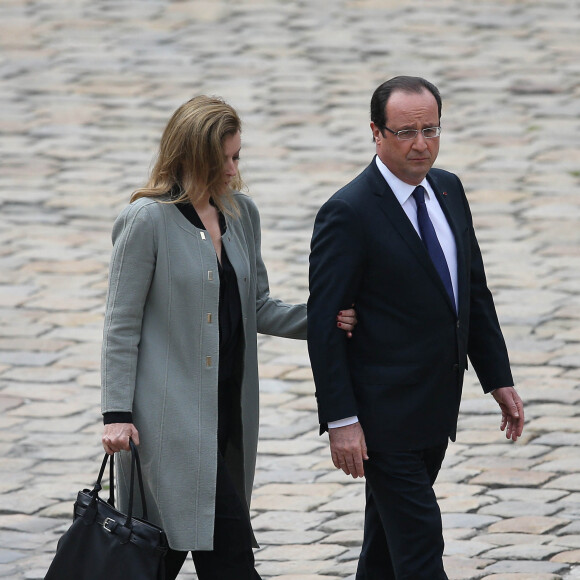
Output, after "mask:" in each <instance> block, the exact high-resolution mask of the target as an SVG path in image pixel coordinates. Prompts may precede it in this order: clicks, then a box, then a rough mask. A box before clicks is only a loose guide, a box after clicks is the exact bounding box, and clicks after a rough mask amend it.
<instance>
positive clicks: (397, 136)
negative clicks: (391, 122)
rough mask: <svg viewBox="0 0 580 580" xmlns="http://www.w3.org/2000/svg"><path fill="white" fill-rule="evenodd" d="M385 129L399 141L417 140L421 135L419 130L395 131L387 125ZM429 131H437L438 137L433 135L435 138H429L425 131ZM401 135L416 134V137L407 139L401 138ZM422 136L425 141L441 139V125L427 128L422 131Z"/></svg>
mask: <svg viewBox="0 0 580 580" xmlns="http://www.w3.org/2000/svg"><path fill="white" fill-rule="evenodd" d="M384 128H385V129H386V130H387V131H388V132H389V133H392V134H393V135H394V136H395V137H396V138H397V139H398V140H399V141H412V140H413V139H416V138H417V135H418V134H419V129H401V130H400V131H393V130H392V129H389V128H388V127H387V126H386V125H385V126H384ZM429 129H437V135H433V137H427V135H425V131H429ZM401 133H414V135H413V136H412V137H407V138H405V137H401V136H400V134H401ZM421 134H422V135H423V137H424V138H425V139H437V138H438V137H441V125H439V126H438V127H425V128H424V129H421Z"/></svg>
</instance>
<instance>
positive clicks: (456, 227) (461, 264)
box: [427, 172, 468, 309]
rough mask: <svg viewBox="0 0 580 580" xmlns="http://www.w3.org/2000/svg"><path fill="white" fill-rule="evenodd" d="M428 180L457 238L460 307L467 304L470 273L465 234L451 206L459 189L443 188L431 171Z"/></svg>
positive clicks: (454, 236)
mask: <svg viewBox="0 0 580 580" xmlns="http://www.w3.org/2000/svg"><path fill="white" fill-rule="evenodd" d="M427 180H428V181H429V183H430V185H431V187H432V188H433V191H434V192H435V196H436V197H437V201H439V205H440V206H441V209H442V210H443V213H444V214H445V218H446V219H447V223H448V224H449V227H450V228H451V233H452V234H453V238H454V239H455V247H456V251H457V293H458V297H457V298H458V300H457V302H458V307H459V309H461V308H462V306H465V300H466V296H467V294H466V291H467V280H468V273H467V267H466V264H467V260H466V258H465V243H466V241H465V239H464V236H463V230H462V229H461V227H460V224H459V223H458V221H457V219H456V218H455V217H454V215H453V213H452V212H451V210H450V208H449V203H450V198H449V196H450V195H451V196H456V195H457V194H458V192H457V191H455V190H453V191H449V192H448V191H446V190H445V189H442V188H441V185H440V184H439V181H438V179H437V177H436V176H435V175H434V174H433V173H432V172H430V173H429V174H428V175H427Z"/></svg>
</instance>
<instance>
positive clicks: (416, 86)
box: [371, 76, 442, 132]
mask: <svg viewBox="0 0 580 580" xmlns="http://www.w3.org/2000/svg"><path fill="white" fill-rule="evenodd" d="M424 90H427V91H429V92H430V93H431V94H432V95H433V96H434V97H435V100H436V101H437V108H438V109H439V118H441V106H442V105H441V95H440V94H439V89H438V88H437V87H436V86H435V85H434V84H433V83H430V82H429V81H427V80H425V79H423V78H421V77H407V76H399V77H393V78H392V79H390V80H388V81H386V82H384V83H383V84H382V85H380V86H379V87H377V89H376V90H375V92H374V93H373V96H372V98H371V121H372V122H373V123H374V124H375V125H376V126H377V127H378V128H379V129H380V130H381V132H382V131H383V129H384V128H385V127H386V126H387V116H386V115H387V101H388V100H389V97H390V96H391V95H392V94H393V93H394V92H395V91H402V92H404V93H422V92H423V91H424Z"/></svg>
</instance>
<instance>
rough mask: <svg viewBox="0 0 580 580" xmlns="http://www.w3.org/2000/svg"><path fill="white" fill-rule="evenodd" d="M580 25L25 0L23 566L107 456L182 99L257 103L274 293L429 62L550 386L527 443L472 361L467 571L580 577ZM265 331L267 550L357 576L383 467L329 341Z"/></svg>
mask: <svg viewBox="0 0 580 580" xmlns="http://www.w3.org/2000/svg"><path fill="white" fill-rule="evenodd" d="M578 38H580V4H579V3H578V2H577V1H576V0H485V1H482V2H464V1H461V0H429V1H419V2H410V1H408V0H336V1H335V2H324V1H323V0H313V1H310V2H306V1H301V0H292V1H284V0H238V1H236V2H234V1H233V0H214V1H211V2H210V1H202V0H185V1H181V2H180V1H177V0H141V1H140V2H138V3H135V2H130V1H128V0H114V1H113V0H100V1H99V2H90V1H89V0H73V1H71V0H29V1H25V0H2V3H0V242H1V243H0V577H1V578H11V579H14V580H37V579H40V578H43V577H44V573H45V571H46V568H47V567H48V564H49V562H50V560H51V558H52V555H53V553H54V549H55V546H56V541H57V539H58V537H59V536H60V535H61V534H62V532H63V531H64V530H65V529H66V527H67V526H68V525H69V522H70V518H71V511H72V502H73V500H74V496H75V494H76V491H77V490H78V489H80V488H82V487H85V486H88V485H90V484H91V482H92V480H93V479H94V477H95V471H96V468H97V467H98V459H99V457H100V455H101V453H102V452H101V450H100V431H101V426H100V413H99V401H100V395H99V347H100V339H101V330H102V315H103V306H104V297H105V292H106V279H107V264H108V260H109V255H110V231H111V226H112V222H113V220H114V218H115V216H116V215H117V213H118V212H119V211H120V209H121V208H122V207H123V206H124V205H125V204H126V202H127V200H128V197H129V195H130V193H131V191H132V190H134V189H135V188H137V187H138V186H140V185H141V184H142V183H143V182H144V180H145V178H146V175H147V171H148V169H149V167H150V165H151V162H152V160H153V157H154V152H155V147H156V144H157V142H158V139H159V136H160V133H161V130H162V128H163V126H164V124H165V122H166V121H167V119H168V117H169V116H170V114H171V113H172V111H173V110H174V109H175V108H176V107H177V106H178V105H179V104H181V103H182V102H184V101H185V100H187V99H188V98H190V97H191V96H193V95H195V94H199V93H209V94H217V95H221V96H223V97H224V98H226V100H228V101H229V102H230V103H232V104H233V105H234V106H235V107H236V108H237V109H238V110H239V112H240V114H241V116H242V119H243V121H244V130H243V144H244V146H243V150H242V164H241V168H242V172H243V175H244V177H245V179H246V181H247V183H248V186H249V191H250V193H251V195H252V196H253V197H254V199H255V200H256V202H257V204H258V206H259V208H260V211H261V215H262V226H263V253H264V258H265V261H266V264H267V266H268V269H269V274H270V278H271V286H272V293H273V294H274V295H276V296H279V297H281V298H283V299H285V300H288V301H295V302H302V301H304V300H305V299H306V297H307V287H308V283H307V268H308V259H307V256H308V245H309V238H310V233H311V229H312V224H313V220H314V216H315V213H316V210H317V209H318V207H319V206H320V205H321V204H322V203H323V202H324V201H325V200H326V199H327V198H328V197H329V196H330V195H331V194H332V193H333V192H334V191H335V190H336V189H337V188H338V187H340V186H341V185H342V184H344V183H346V182H347V181H349V180H350V179H351V178H352V177H353V176H354V175H355V174H356V173H357V172H358V171H359V170H360V169H361V168H362V167H364V166H365V165H366V164H367V163H368V161H369V160H370V158H371V155H372V154H373V147H372V143H371V138H370V137H371V134H370V131H369V128H368V102H369V99H370V95H371V93H372V90H373V89H374V88H375V87H376V86H377V85H378V84H379V83H380V82H382V81H383V80H385V79H386V78H388V77H390V76H394V75H395V74H417V75H421V76H424V77H427V78H429V79H430V80H432V81H433V82H435V83H436V84H437V85H438V86H439V87H440V89H441V91H442V93H443V97H444V108H443V119H442V124H443V127H444V132H443V135H442V144H441V145H442V146H441V154H440V157H439V160H438V165H439V166H441V167H444V168H447V169H450V170H452V171H454V172H456V173H458V174H459V175H460V176H461V178H462V180H463V182H464V184H465V186H466V189H467V192H468V197H469V199H470V202H471V207H472V211H473V215H474V220H475V222H476V226H477V228H478V233H479V239H480V243H481V246H482V250H483V253H484V258H485V261H486V265H487V270H488V277H489V282H490V285H491V287H492V289H493V291H494V295H495V298H496V303H497V307H498V311H499V315H500V319H501V321H502V324H503V329H504V333H505V335H506V339H507V342H508V346H509V349H510V354H511V358H512V361H513V367H514V373H515V377H516V381H517V386H518V388H519V391H520V392H521V395H522V397H523V399H524V401H525V402H526V405H527V406H526V414H527V426H526V430H525V434H524V437H523V438H522V440H521V441H519V442H518V443H517V444H515V445H514V444H510V443H509V442H507V441H506V440H505V439H504V438H503V436H502V434H501V433H500V432H499V430H498V426H499V414H498V413H497V410H496V408H495V403H493V402H492V401H491V400H490V399H489V398H486V397H484V396H483V395H482V394H481V392H480V389H479V387H478V386H477V382H476V379H475V377H474V376H473V375H472V374H469V375H468V377H467V381H466V387H465V394H464V401H463V404H462V408H461V416H460V422H459V434H458V441H457V443H456V444H454V445H452V446H451V447H450V449H449V453H448V456H447V458H446V461H445V466H444V469H443V471H442V473H441V477H440V479H439V481H438V483H437V484H436V491H437V494H438V496H439V498H440V501H441V508H442V512H443V522H444V528H445V530H444V533H445V538H446V550H445V562H446V568H447V571H448V575H449V578H450V579H451V580H571V579H574V578H580V474H579V467H580V463H579V461H580V460H579V459H578V454H579V450H580V407H579V403H580V370H579V367H580V350H579V342H580V325H579V321H580V291H579V290H580V286H579V284H580V274H579V272H580V225H579V217H580V201H579V200H580V196H579V195H578V193H579V185H580V170H579V165H580V147H579V145H580V106H579V102H580V42H579V41H578ZM259 343H260V374H261V377H262V415H261V426H262V430H261V440H260V456H259V459H258V471H257V476H256V493H255V501H254V505H253V514H252V515H253V523H254V527H255V531H256V535H257V537H258V540H259V541H260V542H261V545H262V547H261V549H260V550H258V552H257V554H256V559H257V562H258V569H259V571H260V573H261V574H262V576H263V577H264V578H265V579H271V580H323V579H324V580H339V579H353V578H354V572H355V570H356V560H357V557H358V552H359V549H360V542H361V537H362V534H361V529H362V513H361V508H362V505H363V495H364V485H363V483H362V482H360V481H356V482H355V481H351V480H347V479H346V478H345V477H343V476H342V475H341V474H340V473H338V472H336V471H334V469H333V468H332V464H331V462H330V459H329V457H328V452H327V449H326V440H325V439H324V438H319V437H318V434H317V421H316V412H315V404H314V397H313V383H312V376H311V373H310V369H309V365H308V357H307V353H306V348H305V345H304V344H303V343H300V342H290V341H283V340H281V339H274V338H270V337H259ZM194 577H195V574H194V570H193V566H192V564H191V563H190V562H188V563H187V564H186V566H185V567H184V570H183V571H182V573H181V575H180V578H181V579H187V578H194Z"/></svg>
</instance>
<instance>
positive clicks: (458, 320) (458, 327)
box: [457, 320, 460, 328]
mask: <svg viewBox="0 0 580 580" xmlns="http://www.w3.org/2000/svg"><path fill="white" fill-rule="evenodd" d="M459 326H460V324H459V320H458V321H457V328H459Z"/></svg>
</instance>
